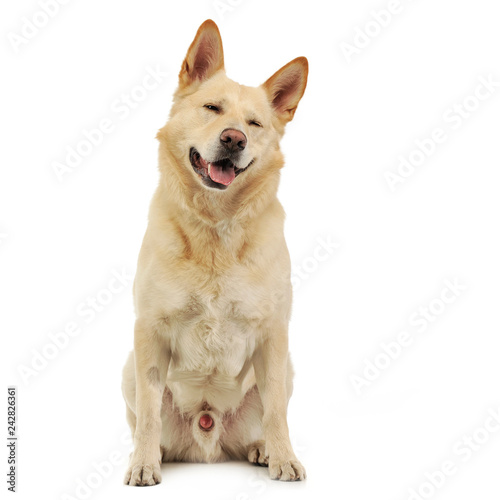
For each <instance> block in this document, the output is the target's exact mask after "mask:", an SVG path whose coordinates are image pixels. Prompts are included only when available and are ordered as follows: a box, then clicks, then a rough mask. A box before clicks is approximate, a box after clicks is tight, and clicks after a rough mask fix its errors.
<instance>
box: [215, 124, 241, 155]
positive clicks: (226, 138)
mask: <svg viewBox="0 0 500 500" xmlns="http://www.w3.org/2000/svg"><path fill="white" fill-rule="evenodd" d="M220 142H221V143H222V144H223V145H224V147H225V148H226V149H228V150H229V151H231V153H235V152H237V151H243V150H244V149H245V146H246V145H247V136H246V135H245V134H244V133H243V132H241V131H239V130H235V129H234V128H227V129H226V130H223V131H222V134H221V135H220Z"/></svg>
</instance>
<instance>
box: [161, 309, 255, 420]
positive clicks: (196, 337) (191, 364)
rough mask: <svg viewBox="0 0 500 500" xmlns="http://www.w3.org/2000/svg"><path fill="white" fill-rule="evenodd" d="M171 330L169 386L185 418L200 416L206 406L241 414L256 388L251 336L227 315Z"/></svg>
mask: <svg viewBox="0 0 500 500" xmlns="http://www.w3.org/2000/svg"><path fill="white" fill-rule="evenodd" d="M172 326H173V328H172V330H171V337H170V338H171V344H170V345H171V361H170V366H169V370H168V376H167V385H168V387H169V388H170V390H171V392H172V395H173V401H174V404H175V405H176V406H177V407H178V408H179V409H180V411H181V412H196V411H200V408H201V407H202V405H203V404H205V403H206V404H208V405H209V406H210V407H212V408H214V409H216V410H218V411H221V412H225V411H231V410H233V409H236V408H237V407H238V406H239V404H240V403H241V401H242V399H243V397H244V396H245V394H246V392H247V391H248V389H250V388H251V387H252V386H253V385H254V384H255V377H254V373H253V367H252V364H251V362H250V359H251V356H252V353H253V351H254V348H255V336H254V335H253V334H252V332H250V331H248V329H247V327H246V326H245V325H244V324H242V323H241V322H240V321H238V320H236V319H234V318H230V317H228V315H226V317H224V315H221V316H220V317H217V316H213V315H212V316H205V317H203V316H202V315H200V316H198V317H197V318H194V320H193V319H191V320H190V321H187V322H186V321H182V319H181V320H180V321H178V324H174V325H172Z"/></svg>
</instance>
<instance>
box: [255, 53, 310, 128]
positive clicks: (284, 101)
mask: <svg viewBox="0 0 500 500" xmlns="http://www.w3.org/2000/svg"><path fill="white" fill-rule="evenodd" d="M308 71H309V65H308V63H307V59H306V58H305V57H297V59H294V60H293V61H290V62H289V63H288V64H286V65H285V66H283V67H282V68H281V69H280V70H278V71H276V73H274V75H273V76H272V77H271V78H269V80H267V81H266V82H265V83H264V84H263V85H262V86H263V87H264V89H265V90H266V92H267V95H268V97H269V100H270V102H271V104H272V106H273V108H274V111H275V112H276V113H277V115H278V116H279V118H280V119H281V120H282V121H284V122H285V123H286V122H289V121H290V120H291V119H292V118H293V115H294V114H295V110H296V109H297V106H298V104H299V101H300V99H301V98H302V96H303V95H304V91H305V90H306V85H307V74H308Z"/></svg>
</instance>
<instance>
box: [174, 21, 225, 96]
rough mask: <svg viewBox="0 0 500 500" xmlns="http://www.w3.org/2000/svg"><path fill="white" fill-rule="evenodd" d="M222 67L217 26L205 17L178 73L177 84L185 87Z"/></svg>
mask: <svg viewBox="0 0 500 500" xmlns="http://www.w3.org/2000/svg"><path fill="white" fill-rule="evenodd" d="M221 69H222V70H223V69H224V52H223V50H222V39H221V37H220V33H219V28H217V25H216V24H215V23H214V22H213V21H212V20H211V19H207V20H206V21H205V22H204V23H203V24H202V25H201V26H200V27H199V28H198V32H197V33H196V36H195V38H194V40H193V43H192V44H191V45H190V47H189V49H188V51H187V54H186V58H185V59H184V62H183V63H182V67H181V72H180V73H179V86H180V87H187V86H189V85H191V84H192V83H195V82H201V81H203V80H207V79H208V78H210V77H211V76H212V75H213V74H214V73H215V72H217V71H219V70H221Z"/></svg>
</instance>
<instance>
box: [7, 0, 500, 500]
mask: <svg viewBox="0 0 500 500" xmlns="http://www.w3.org/2000/svg"><path fill="white" fill-rule="evenodd" d="M231 1H232V3H233V4H236V5H235V6H233V7H231V2H230V1H229V0H223V1H222V2H220V4H222V5H223V4H225V5H226V6H229V7H228V9H227V10H226V11H225V12H223V13H222V14H221V11H220V10H219V11H218V10H217V9H216V7H215V6H214V3H213V2H212V1H211V0H206V1H201V0H200V1H189V2H188V1H186V2H181V1H175V2H166V1H160V0H142V1H140V2H139V1H135V2H134V1H118V0H108V1H106V2H102V1H99V0H86V1H85V2H83V1H82V0H80V1H77V0H73V1H70V2H68V3H67V5H64V6H60V8H59V12H57V14H56V15H55V16H54V17H53V18H52V19H50V21H49V22H48V23H47V24H46V26H43V27H41V28H40V29H39V31H38V33H36V34H35V36H33V37H32V38H31V39H30V40H28V41H27V43H25V44H22V45H21V46H19V47H18V48H19V50H17V51H16V50H15V48H14V45H15V44H13V43H12V41H11V40H12V39H13V36H12V34H17V35H20V34H21V30H22V28H23V25H24V22H25V21H23V18H24V17H26V18H28V19H29V20H31V19H33V17H34V16H35V15H36V13H37V12H38V11H40V7H39V5H38V3H37V2H36V1H34V0H23V1H17V2H9V3H8V5H7V4H4V5H3V6H2V15H1V16H0V18H1V32H2V43H1V46H0V51H1V55H2V75H3V76H2V79H1V87H2V90H1V93H0V99H1V110H2V111H1V116H2V130H1V137H2V147H1V149H0V155H1V159H0V161H1V179H0V189H1V196H0V235H1V236H0V269H1V281H0V301H1V302H0V303H1V317H0V321H1V332H2V349H1V351H2V369H3V370H4V371H3V373H2V383H3V386H4V387H6V386H7V385H8V384H13V385H17V387H18V435H19V441H18V459H19V466H18V498H23V499H31V498H43V499H68V498H83V497H84V496H85V489H84V488H83V487H81V484H82V482H87V481H90V483H91V489H90V490H88V492H87V497H88V498H92V499H94V498H96V499H97V498H110V497H113V498H114V497H119V498H123V499H127V498H172V497H176V498H179V497H180V495H182V498H203V499H205V500H210V499H217V500H246V499H268V498H269V499H271V498H272V499H273V500H274V499H279V498H339V499H366V498H369V499H371V500H378V499H380V500H388V499H394V500H405V499H408V498H410V490H411V489H414V490H416V491H417V492H418V491H419V488H421V490H420V491H421V494H422V496H421V498H439V499H442V500H445V499H451V500H461V499H464V500H465V499H470V498H481V499H484V500H487V499H493V498H498V495H499V493H500V485H499V484H498V477H499V471H500V435H499V434H500V432H496V429H497V427H498V424H497V425H495V426H492V425H493V424H492V421H491V420H488V415H489V412H495V411H496V412H498V411H499V406H500V391H499V388H498V382H499V380H500V364H499V362H498V357H499V349H498V347H499V343H498V341H497V338H498V335H499V326H500V320H499V315H498V303H499V299H500V286H499V282H500V269H499V263H498V261H499V255H500V240H499V232H498V229H499V227H498V226H499V223H498V216H499V209H500V197H499V195H498V190H499V187H500V186H499V180H500V175H499V170H500V161H499V160H500V152H499V149H498V143H499V142H498V139H499V132H500V124H499V111H500V98H499V97H498V94H500V87H497V88H496V89H493V91H492V92H491V95H490V96H489V97H488V98H485V99H484V100H483V101H481V102H479V103H478V102H477V101H474V99H473V98H471V99H469V100H468V101H467V103H468V105H469V106H470V107H472V108H473V107H475V104H477V109H475V110H474V111H472V112H471V113H470V116H469V117H468V118H466V119H465V118H464V119H463V120H462V122H461V123H460V125H459V126H458V124H457V122H456V121H446V119H445V116H448V117H450V115H449V113H450V112H449V111H447V110H450V109H452V110H453V106H454V105H459V104H460V105H461V103H463V101H464V100H465V99H467V98H468V97H470V96H473V95H474V92H475V90H476V87H477V86H478V85H479V81H480V80H479V78H480V77H482V78H485V79H488V78H492V79H493V81H497V82H498V81H500V59H499V52H498V49H499V47H500V31H499V29H498V16H499V14H500V12H499V11H498V7H497V6H496V5H495V2H492V1H491V0H474V1H472V0H469V1H462V2H456V1H452V0H442V1H439V2H437V1H431V0H415V1H413V2H410V1H408V0H401V3H400V8H399V10H400V12H398V13H396V14H393V15H392V17H391V19H390V22H389V23H388V25H387V26H385V27H382V28H380V26H379V29H378V31H380V33H379V34H376V33H377V25H373V23H372V24H369V25H368V26H369V30H370V29H371V30H372V31H371V33H372V35H373V36H372V35H371V37H370V38H369V39H368V42H366V41H365V44H366V45H367V46H366V47H364V48H362V49H359V50H358V53H356V54H353V55H352V58H351V61H350V63H349V62H348V60H347V57H346V56H345V55H344V52H343V50H342V48H341V44H342V43H343V42H345V43H350V44H353V43H354V38H355V35H356V33H357V34H358V38H357V42H358V44H359V43H360V42H361V43H362V40H361V35H360V34H359V33H360V32H359V31H358V30H364V29H365V26H366V24H367V23H368V22H369V21H370V20H373V14H372V11H374V12H379V11H381V10H383V9H387V7H388V3H389V2H388V1H378V0H371V1H357V2H352V1H348V0H339V1H336V2H327V1H308V2H302V1H301V2H297V1H284V0H283V1H273V2H270V1H265V0H241V1H239V2H238V1H237V0H231ZM207 18H212V19H214V20H215V21H216V22H217V23H218V25H219V28H220V30H221V32H222V37H223V41H224V47H225V60H226V69H227V72H228V75H229V76H230V77H231V78H233V79H234V80H236V81H238V82H240V83H244V84H247V85H259V84H260V83H262V82H263V81H265V80H266V79H267V78H268V77H269V76H270V75H271V74H272V73H273V72H274V71H276V70H277V69H278V68H279V67H281V66H282V65H284V64H285V63H287V62H288V61H289V60H291V59H293V58H295V57H297V56H299V55H304V56H306V57H307V58H308V59H309V63H310V76H309V83H308V88H307V90H306V94H305V96H304V98H303V100H302V102H301V104H300V106H299V109H298V111H297V113H296V115H295V119H294V122H292V123H291V124H290V125H289V127H288V130H287V133H286V136H285V139H284V140H283V143H282V149H283V150H284V152H285V155H286V163H287V164H286V166H285V168H284V170H283V175H282V183H281V187H280V192H279V197H280V199H281V201H282V203H283V205H284V207H285V209H286V212H287V222H286V235H287V239H288V245H289V248H290V252H291V255H292V260H293V263H294V269H295V274H296V276H298V274H297V273H301V274H302V276H303V277H302V278H299V279H296V281H297V283H298V285H297V286H296V293H295V301H294V313H293V318H292V322H291V326H290V343H291V352H292V356H293V360H294V364H295V368H296V378H295V393H294V395H293V397H292V400H291V403H290V407H289V423H290V429H291V435H292V440H293V442H294V445H295V448H296V451H297V454H298V456H299V457H300V459H301V460H302V461H303V463H304V465H305V466H306V468H307V472H308V479H307V480H306V481H305V482H303V483H301V484H299V483H294V484H283V483H279V482H275V481H270V480H269V479H268V473H267V470H266V469H264V468H258V467H253V466H250V465H249V464H245V463H228V464H219V465H205V464H199V465H198V464H197V465H192V464H164V465H163V468H162V471H163V482H162V483H161V484H160V485H158V486H155V487H153V488H142V489H136V488H131V487H127V486H124V485H123V484H122V477H123V474H124V472H125V467H126V460H125V458H124V457H125V456H126V455H127V454H128V452H129V448H130V447H129V445H128V444H127V443H126V437H127V435H128V429H127V425H126V422H125V405H124V402H123V400H122V396H121V392H120V380H121V369H122V366H123V364H124V362H125V359H126V355H127V353H128V351H129V350H130V349H131V347H132V334H133V332H132V330H133V322H134V315H133V309H132V291H131V290H132V287H131V281H129V284H128V285H127V286H126V287H125V288H124V289H123V291H122V292H121V293H116V294H114V295H113V296H112V301H111V303H110V304H108V305H106V306H105V307H103V310H102V311H101V312H99V313H98V314H96V316H95V318H93V321H90V322H87V321H86V318H87V319H89V317H88V316H82V315H81V314H79V313H78V312H77V310H79V309H78V308H79V307H81V306H80V304H82V302H83V304H85V301H86V300H87V298H88V297H92V296H96V295H98V294H101V297H104V296H105V295H103V293H104V294H105V293H106V292H102V290H103V289H105V288H106V287H107V284H108V282H109V280H110V279H111V277H112V271H113V270H115V271H118V272H121V270H122V269H126V272H127V273H128V274H129V275H130V276H133V274H134V272H135V264H136V259H137V255H138V251H139V248H140V244H141V240H142V236H143V233H144V230H145V227H146V222H147V210H148V205H149V200H150V198H151V196H152V194H153V191H154V189H155V186H156V184H157V180H158V174H157V169H156V166H157V142H156V140H155V135H156V131H157V130H158V129H159V128H160V127H162V126H163V124H164V123H165V121H166V119H167V115H168V111H169V107H170V103H171V96H172V93H173V91H174V89H175V86H176V78H177V74H178V71H179V69H180V65H181V62H182V59H183V57H184V55H185V52H186V50H187V48H188V46H189V44H190V43H191V41H192V39H193V37H194V35H195V32H196V30H197V28H198V26H199V25H200V24H201V23H202V22H203V21H204V20H205V19H207ZM386 24H387V23H386ZM9 34H10V35H9ZM156 66H159V67H160V68H161V70H162V71H165V72H168V75H167V76H165V77H164V78H163V80H162V83H161V84H160V85H158V87H157V88H156V89H154V90H151V91H148V93H147V96H146V97H145V99H144V100H143V101H142V102H140V103H139V104H138V105H137V107H136V108H135V109H133V110H132V112H131V113H130V115H129V116H127V117H126V118H125V119H122V118H123V117H122V115H120V114H119V113H117V112H116V110H115V111H114V110H113V109H114V108H113V106H115V105H116V104H114V103H115V101H116V99H120V98H121V97H120V96H121V94H123V93H125V94H126V93H130V92H131V90H132V89H134V88H135V87H136V86H137V85H138V84H140V83H141V81H142V80H143V78H144V76H145V75H146V72H147V69H146V68H147V67H150V68H155V67H156ZM137 92H138V91H137ZM481 95H484V92H483V94H481ZM447 113H448V115H447ZM103 118H109V119H110V120H112V122H113V124H114V126H115V128H114V130H113V131H112V132H111V133H109V134H107V135H106V136H105V137H104V139H103V141H102V143H101V144H100V145H98V146H96V147H95V148H94V149H93V150H92V151H91V153H90V154H89V155H88V156H87V157H86V158H85V159H84V160H83V161H82V162H81V164H80V165H78V166H77V167H75V169H74V171H72V172H70V173H67V174H65V175H64V176H63V179H62V182H60V181H59V180H58V178H57V176H56V175H55V173H54V170H53V164H54V162H63V161H64V158H65V155H66V151H67V147H68V146H70V147H75V146H76V145H77V144H78V143H79V142H80V141H81V140H82V139H83V133H84V130H91V129H93V128H95V127H97V126H98V124H99V122H100V120H102V119H103ZM435 128H442V129H443V130H444V132H445V133H446V137H447V139H446V141H445V142H443V143H442V144H439V145H437V146H436V147H435V150H434V152H433V153H432V154H431V155H430V156H429V157H428V158H426V159H425V161H424V162H423V164H422V165H420V166H418V167H416V168H415V171H414V172H413V174H411V175H407V177H406V178H404V182H403V183H402V184H398V185H397V187H396V189H395V190H394V191H391V189H390V188H389V185H388V182H387V180H386V178H385V176H384V173H385V172H387V171H392V172H397V167H398V163H399V160H398V157H399V156H400V155H403V156H405V157H407V158H408V156H409V155H410V154H411V152H412V151H413V150H415V149H416V145H415V140H418V139H420V140H424V139H426V138H429V137H431V134H432V132H433V130H434V129H435ZM416 157H418V153H417V154H416ZM319 238H323V239H328V238H330V239H331V240H333V241H335V242H338V243H339V245H340V246H339V247H338V248H337V249H335V250H334V251H333V252H332V255H331V256H329V258H328V259H325V260H323V261H321V262H318V261H317V260H316V261H315V260H314V254H315V249H316V247H317V245H318V244H319ZM299 267H300V269H301V270H298V268H299ZM304 268H307V269H308V271H305V270H304ZM446 279H448V280H451V281H454V280H455V281H457V282H458V283H459V284H460V285H462V286H465V287H466V290H463V291H462V292H461V293H460V296H458V297H457V298H456V300H455V301H454V302H453V303H452V304H445V305H444V306H443V303H440V302H439V300H440V299H439V297H440V295H441V291H442V289H443V288H444V287H445V286H446V285H445V280H446ZM447 296H448V297H449V296H450V295H449V294H448V295H447ZM430 303H432V304H433V307H434V309H435V310H439V312H440V314H436V315H435V316H434V321H433V322H432V324H431V323H428V325H429V327H428V328H427V329H426V331H425V332H423V333H418V329H417V328H416V327H415V325H414V324H413V325H412V324H411V323H410V317H412V315H414V314H415V313H417V314H418V310H419V307H421V306H422V307H428V306H429V304H430ZM84 307H85V306H84ZM80 311H81V309H80ZM68 322H75V323H77V325H78V326H79V327H80V328H81V332H80V334H79V335H77V336H75V337H72V338H71V339H70V340H69V341H68V345H67V346H66V347H65V348H64V349H62V350H61V351H60V352H58V353H56V354H55V355H54V357H53V359H51V360H48V361H47V362H46V363H47V364H46V366H45V367H43V368H41V369H39V370H38V371H37V375H33V376H31V377H29V378H28V379H27V380H25V379H23V377H21V375H20V372H19V367H20V366H21V365H25V366H28V367H30V366H31V363H32V361H33V357H34V356H35V357H36V353H40V352H42V351H43V349H44V348H45V349H46V350H47V349H48V348H47V345H48V344H50V343H51V340H50V337H49V334H51V333H52V334H55V333H57V332H60V331H62V330H63V329H64V328H65V325H66V324H67V323H68ZM403 331H406V332H407V333H408V335H409V336H410V337H411V338H412V339H413V342H412V343H411V345H409V346H407V347H404V348H401V352H400V353H399V356H398V357H397V359H395V360H394V361H390V362H389V363H388V367H387V368H385V369H384V370H382V371H381V372H380V373H379V374H378V377H377V376H376V375H375V376H373V377H372V378H373V380H372V381H371V382H370V383H369V384H367V385H366V386H365V387H363V389H362V390H361V393H358V391H356V389H355V387H354V385H353V383H352V375H357V376H359V377H361V376H363V370H364V368H365V365H366V361H365V360H369V361H370V360H371V361H372V362H373V361H374V359H375V358H376V357H377V356H379V358H378V362H379V364H380V363H383V362H384V359H385V361H387V357H386V358H384V356H383V355H382V356H380V353H383V351H382V347H381V344H382V343H386V344H387V343H389V342H391V341H393V340H394V339H395V338H396V337H397V336H398V335H399V334H400V332H403ZM49 350H50V348H49ZM39 363H40V361H39ZM4 390H5V389H4ZM4 394H5V397H4V402H3V403H2V406H3V408H5V409H4V410H3V411H5V412H6V406H7V401H6V393H4ZM2 421H3V422H4V425H6V423H5V420H2ZM486 422H488V423H489V424H491V425H489V429H490V431H489V432H488V431H484V430H482V428H484V427H483V426H484V425H485V423H486ZM3 432H4V433H6V431H3ZM4 435H5V434H4ZM464 435H465V436H466V435H471V436H472V435H473V436H475V437H474V438H473V439H476V438H477V439H478V440H480V441H481V442H483V441H487V442H485V443H484V444H482V445H476V444H475V443H474V442H472V444H471V445H467V447H468V448H469V449H470V447H471V446H473V447H474V450H475V451H473V452H470V459H469V460H465V459H466V458H469V456H468V455H467V456H466V453H467V452H466V450H465V448H466V446H465V445H464V444H463V443H462V444H460V441H461V440H463V439H464ZM457 447H458V448H457ZM460 450H462V451H461V452H460V453H459V451H460ZM464 450H465V451H464ZM3 454H4V455H5V457H3V458H2V463H4V464H6V462H7V456H6V455H7V448H6V447H4V452H3ZM110 455H112V456H113V457H114V458H116V457H117V456H119V457H121V460H118V463H117V465H113V466H112V470H111V471H110V473H109V474H107V471H106V474H104V475H107V476H108V477H105V478H103V477H102V476H103V474H101V476H98V475H97V473H96V472H95V466H94V465H93V463H95V462H103V461H107V460H109V457H110ZM445 461H448V462H452V463H453V465H454V466H455V468H454V471H455V472H454V474H452V475H450V476H448V477H446V478H445V479H444V480H443V479H442V477H441V482H442V483H444V484H443V485H442V486H441V487H440V488H434V487H429V485H427V486H426V485H425V482H426V481H427V479H426V474H431V473H433V472H434V471H436V470H438V469H439V468H441V466H442V464H443V462H445ZM6 468H7V465H5V470H6ZM2 470H4V468H2ZM438 476H439V474H437V475H435V478H438ZM3 477H4V479H5V475H3ZM79 484H80V489H78V488H77V486H78V485H79ZM1 488H2V489H3V490H4V491H5V490H6V488H7V484H6V483H5V482H4V481H3V482H2V486H1ZM433 488H434V491H432V490H433ZM415 498H417V497H415Z"/></svg>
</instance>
